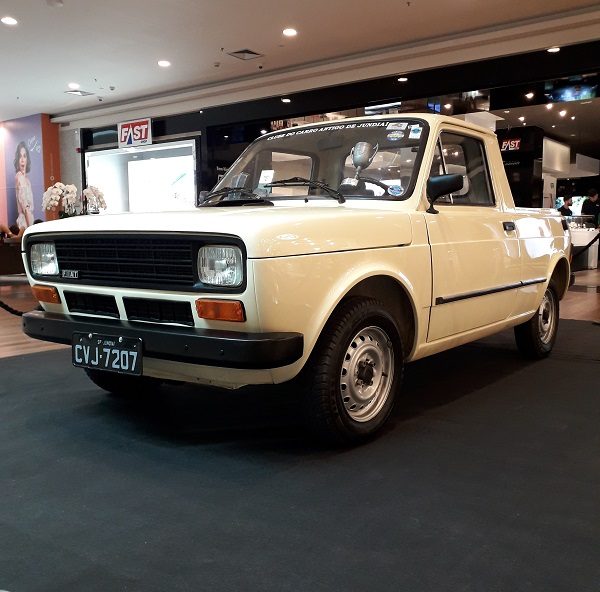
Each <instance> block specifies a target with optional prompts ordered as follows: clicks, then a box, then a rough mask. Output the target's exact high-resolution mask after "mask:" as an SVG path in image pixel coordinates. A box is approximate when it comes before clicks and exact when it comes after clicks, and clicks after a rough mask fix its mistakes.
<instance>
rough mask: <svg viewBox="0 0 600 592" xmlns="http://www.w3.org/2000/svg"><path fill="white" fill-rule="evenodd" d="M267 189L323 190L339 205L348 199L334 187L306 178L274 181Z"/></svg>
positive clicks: (267, 185) (268, 184)
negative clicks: (305, 188)
mask: <svg viewBox="0 0 600 592" xmlns="http://www.w3.org/2000/svg"><path fill="white" fill-rule="evenodd" d="M264 186H265V187H315V188H318V189H323V191H326V192H327V193H328V194H329V195H330V196H331V197H333V198H335V199H337V200H338V202H339V203H344V202H345V201H346V199H345V198H344V196H343V195H342V194H341V193H340V192H339V191H338V190H337V189H334V188H333V187H330V186H329V185H327V183H324V182H323V181H312V180H311V179H305V178H304V177H291V178H290V179H281V180H280V181H272V182H271V183H267V184H266V185H264Z"/></svg>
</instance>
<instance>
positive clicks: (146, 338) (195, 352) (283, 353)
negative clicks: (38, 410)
mask: <svg viewBox="0 0 600 592" xmlns="http://www.w3.org/2000/svg"><path fill="white" fill-rule="evenodd" d="M23 331H24V332H25V333H26V334H27V335H29V337H33V338H35V339H41V340H42V341H52V342H54V343H64V344H67V345H71V337H72V334H73V333H104V334H106V335H119V336H123V337H133V338H137V337H140V338H141V339H142V340H143V343H144V356H146V357H148V358H158V359H161V360H172V361H175V362H185V363H188V364H200V365H203V366H219V367H224V368H244V369H268V368H280V367H281V366H287V365H288V364H292V363H293V362H295V361H297V360H299V359H300V358H301V357H302V352H303V349H304V336H303V335H302V334H301V333H243V332H241V331H218V330H214V329H193V328H188V327H174V326H167V325H151V324H145V323H144V324H136V323H128V322H126V321H114V320H112V319H95V318H89V317H74V316H69V315H58V314H52V313H47V312H40V311H32V312H28V313H25V314H24V315H23Z"/></svg>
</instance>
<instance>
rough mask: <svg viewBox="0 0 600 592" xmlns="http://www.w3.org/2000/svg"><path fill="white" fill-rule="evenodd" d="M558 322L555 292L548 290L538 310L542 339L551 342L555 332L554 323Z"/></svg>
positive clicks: (544, 341)
mask: <svg viewBox="0 0 600 592" xmlns="http://www.w3.org/2000/svg"><path fill="white" fill-rule="evenodd" d="M555 323H556V316H555V306H554V294H553V293H552V292H551V291H550V290H546V293H545V294H544V298H543V299H542V303H541V304H540V308H539V310H538V326H539V332H540V339H541V340H542V342H543V343H549V342H550V340H551V339H552V336H553V334H554V325H555Z"/></svg>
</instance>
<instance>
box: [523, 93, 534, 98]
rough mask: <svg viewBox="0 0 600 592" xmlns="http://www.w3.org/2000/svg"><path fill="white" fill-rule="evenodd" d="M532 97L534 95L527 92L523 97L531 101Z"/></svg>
mask: <svg viewBox="0 0 600 592" xmlns="http://www.w3.org/2000/svg"><path fill="white" fill-rule="evenodd" d="M534 96H535V95H534V94H533V93H532V92H528V93H527V94H526V95H525V98H526V99H533V97H534Z"/></svg>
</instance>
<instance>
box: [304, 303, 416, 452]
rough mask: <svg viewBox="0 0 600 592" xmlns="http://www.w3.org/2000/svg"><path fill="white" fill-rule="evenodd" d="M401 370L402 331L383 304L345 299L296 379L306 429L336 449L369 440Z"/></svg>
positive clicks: (388, 406)
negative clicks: (304, 407) (300, 389)
mask: <svg viewBox="0 0 600 592" xmlns="http://www.w3.org/2000/svg"><path fill="white" fill-rule="evenodd" d="M403 367H404V358H403V351H402V341H401V339H400V332H399V330H398V327H397V324H396V322H395V320H394V318H393V317H392V316H391V315H390V314H389V313H388V312H387V311H386V310H385V308H384V305H383V304H382V303H381V302H379V301H377V300H374V299H358V298H355V299H351V300H348V301H347V302H346V303H344V304H342V305H341V306H340V307H339V308H338V309H337V310H336V311H335V312H334V314H333V315H332V317H331V319H330V320H329V321H328V323H327V324H326V325H325V328H324V329H323V332H322V333H321V336H320V337H319V340H318V342H317V344H316V346H315V349H314V351H313V353H312V354H311V356H310V358H309V360H308V361H307V363H306V365H305V367H304V369H303V370H302V373H301V375H300V382H301V385H302V388H303V390H304V396H305V401H306V410H307V420H308V425H309V428H310V429H311V430H312V431H313V432H314V433H315V434H316V435H317V436H318V437H319V438H320V439H321V440H325V441H327V442H329V443H334V444H338V445H340V444H341V445H348V444H353V443H357V442H359V441H361V440H365V439H366V438H368V437H370V436H372V435H373V434H375V433H376V432H377V431H378V430H379V429H380V428H381V427H382V426H383V424H384V423H385V421H386V420H387V418H388V416H389V414H390V413H391V411H392V408H393V405H394V401H395V398H396V396H397V394H398V392H399V390H400V385H401V382H402V372H403Z"/></svg>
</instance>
